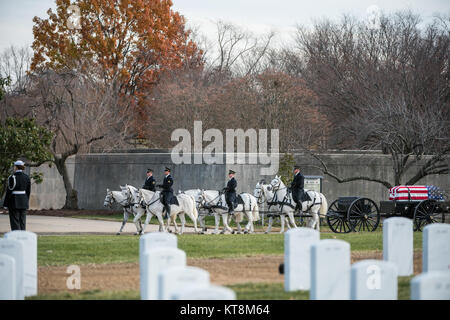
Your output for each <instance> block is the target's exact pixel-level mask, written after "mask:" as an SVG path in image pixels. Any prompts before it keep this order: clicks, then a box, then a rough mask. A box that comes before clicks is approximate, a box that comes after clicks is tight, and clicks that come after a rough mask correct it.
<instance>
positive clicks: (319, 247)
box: [309, 240, 350, 300]
mask: <svg viewBox="0 0 450 320" xmlns="http://www.w3.org/2000/svg"><path fill="white" fill-rule="evenodd" d="M309 294H310V295H309V298H310V299H311V300H348V299H349V298H350V244H349V243H348V242H346V241H342V240H320V241H319V242H318V243H315V244H313V245H312V247H311V290H310V292H309Z"/></svg>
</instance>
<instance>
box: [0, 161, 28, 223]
mask: <svg viewBox="0 0 450 320" xmlns="http://www.w3.org/2000/svg"><path fill="white" fill-rule="evenodd" d="M23 170H25V163H24V162H23V161H21V160H18V161H16V162H14V173H13V174H12V175H11V176H9V177H8V183H7V188H6V196H5V201H4V202H3V207H5V208H8V211H9V222H10V224H11V230H26V210H27V209H28V204H29V199H30V191H31V181H30V178H29V177H28V176H27V175H26V174H25V173H24V172H23Z"/></svg>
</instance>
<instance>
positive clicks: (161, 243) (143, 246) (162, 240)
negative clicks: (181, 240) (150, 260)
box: [139, 232, 178, 257]
mask: <svg viewBox="0 0 450 320" xmlns="http://www.w3.org/2000/svg"><path fill="white" fill-rule="evenodd" d="M160 247H170V248H177V247H178V239H177V236H176V235H174V234H171V233H166V232H152V233H146V234H144V235H143V236H141V237H140V238H139V257H142V254H143V253H144V252H146V251H147V250H150V249H154V248H160Z"/></svg>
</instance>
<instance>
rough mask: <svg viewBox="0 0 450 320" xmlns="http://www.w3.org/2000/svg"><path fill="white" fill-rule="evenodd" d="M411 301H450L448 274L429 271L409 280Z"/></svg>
mask: <svg viewBox="0 0 450 320" xmlns="http://www.w3.org/2000/svg"><path fill="white" fill-rule="evenodd" d="M411 300H450V272H447V271H431V272H427V273H422V274H420V275H418V276H415V277H414V278H413V279H412V280H411Z"/></svg>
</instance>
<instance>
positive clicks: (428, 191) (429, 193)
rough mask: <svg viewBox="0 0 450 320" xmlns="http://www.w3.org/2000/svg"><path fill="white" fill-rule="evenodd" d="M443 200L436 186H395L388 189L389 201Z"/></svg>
mask: <svg viewBox="0 0 450 320" xmlns="http://www.w3.org/2000/svg"><path fill="white" fill-rule="evenodd" d="M428 199H430V200H444V196H443V194H442V192H441V191H440V190H439V188H438V187H436V186H396V187H393V188H390V189H389V200H395V201H409V200H412V201H421V200H428Z"/></svg>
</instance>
